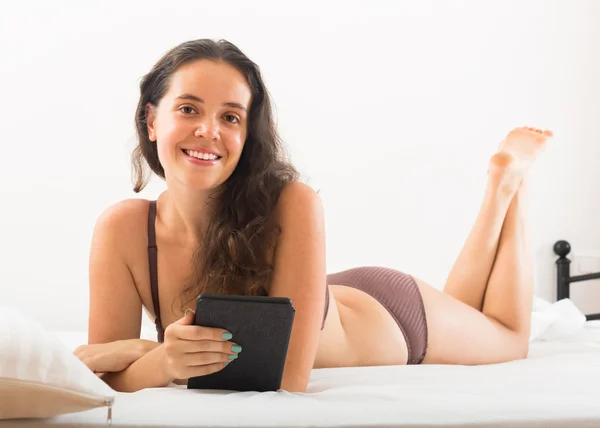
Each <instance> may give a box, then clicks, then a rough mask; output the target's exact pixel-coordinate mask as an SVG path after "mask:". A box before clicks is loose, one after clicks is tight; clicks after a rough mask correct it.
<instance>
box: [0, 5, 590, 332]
mask: <svg viewBox="0 0 600 428" xmlns="http://www.w3.org/2000/svg"><path fill="white" fill-rule="evenodd" d="M599 21H600V2H597V1H594V0H589V1H583V0H580V1H551V0H544V1H541V0H540V1H523V0H519V1H506V0H504V1H500V0H498V1H479V0H477V1H476V0H472V1H423V0H415V1H410V2H409V1H397V0H396V1H393V2H392V1H373V0H370V1H363V2H359V1H348V0H345V1H318V2H317V1H315V2H307V1H303V2H294V4H291V3H290V2H281V1H277V2H276V1H272V2H264V1H256V0H252V1H223V2H220V1H219V2H216V1H200V0H194V1H178V2H172V3H171V2H165V1H148V0H145V1H128V2H116V1H112V2H108V1H103V2H87V1H86V2H81V1H69V2H67V1H52V2H47V1H31V2H11V3H3V4H2V6H0V58H1V67H0V94H1V95H2V98H1V101H0V138H1V143H0V150H1V151H0V156H1V160H2V162H1V166H0V201H1V204H2V205H1V217H0V240H1V246H0V302H1V303H6V304H9V305H13V306H15V307H17V308H19V309H22V310H26V311H28V312H29V313H31V314H33V315H35V316H36V317H37V318H38V319H40V320H41V321H42V322H43V323H44V324H45V325H46V326H47V327H49V328H54V329H66V330H74V329H85V328H86V327H87V313H88V278H87V269H88V255H89V246H90V240H91V234H92V230H93V226H94V223H95V221H96V218H97V217H98V215H99V214H100V213H101V212H102V211H103V210H104V209H105V208H106V207H107V206H109V205H110V204H113V203H115V202H116V201H118V200H120V199H123V198H130V197H143V198H155V197H156V196H157V195H158V193H159V192H160V191H161V190H162V189H163V184H162V182H160V181H159V180H154V181H153V182H152V183H151V185H150V186H149V187H148V188H146V189H145V190H144V191H143V192H142V193H141V194H140V195H136V194H135V193H134V192H133V191H132V184H131V179H130V177H131V170H130V164H129V159H130V158H129V155H130V151H131V149H132V147H133V146H134V143H135V139H134V126H133V124H134V111H135V107H136V104H137V97H138V95H139V92H138V84H139V80H140V78H141V77H142V76H143V75H144V74H145V73H147V72H148V71H149V69H150V68H151V66H152V65H153V64H154V62H155V61H157V60H158V59H159V58H160V57H161V56H162V54H163V53H164V52H165V51H167V50H168V49H170V48H171V47H173V46H175V45H177V44H179V43H181V42H183V41H186V40H189V39H196V38H214V39H218V38H225V39H228V40H229V41H231V42H233V43H235V44H236V45H238V47H240V48H241V49H242V50H243V51H244V52H245V53H246V54H247V55H249V56H250V58H251V59H253V60H254V61H255V62H257V63H258V64H259V65H260V67H261V70H262V72H263V74H264V77H265V81H266V84H267V86H268V88H269V90H270V92H271V95H272V97H273V100H274V103H275V106H276V114H277V121H278V124H279V130H280V132H281V135H282V137H283V138H284V140H285V142H286V144H287V147H288V149H289V151H290V154H291V156H292V160H293V161H294V162H295V164H296V165H297V166H298V167H299V168H300V170H301V172H302V173H303V174H304V178H305V180H306V181H307V182H308V184H310V185H311V186H313V187H314V188H315V189H318V190H319V191H320V195H321V197H322V200H323V202H324V205H325V208H326V222H327V223H326V226H327V238H328V240H327V245H328V247H327V257H328V270H329V271H330V272H333V271H336V270H339V269H344V268H347V267H353V266H358V265H365V264H367V265H372V264H375V265H383V266H390V267H394V268H397V269H400V270H403V271H406V272H409V273H412V274H414V275H416V276H419V277H421V278H423V279H425V280H427V281H429V282H431V283H432V284H433V285H434V286H436V287H438V288H441V287H442V286H443V283H444V280H445V278H446V276H447V274H448V272H449V270H450V268H451V267H452V264H453V262H454V260H455V258H456V256H457V255H458V252H459V250H460V248H461V246H462V244H463V243H464V240H465V238H466V236H467V234H468V232H469V230H470V228H471V225H472V222H473V220H474V218H475V216H476V214H477V211H478V209H479V206H480V202H481V198H482V195H483V189H484V185H485V178H486V170H487V161H488V158H489V156H490V155H491V154H492V153H493V152H494V150H495V149H496V147H497V145H498V143H499V141H500V140H501V139H502V138H503V137H504V135H505V134H506V133H507V132H508V131H509V130H510V129H511V128H513V127H516V126H522V125H529V126H536V127H542V128H550V129H552V130H553V131H554V132H555V134H556V138H555V139H554V141H553V143H552V146H550V147H549V148H548V150H547V151H546V152H545V153H544V154H543V155H542V157H541V158H540V159H539V160H538V162H537V163H536V164H535V166H534V171H533V174H534V181H533V187H534V188H533V190H534V197H535V201H534V204H533V209H534V211H533V212H532V215H533V216H534V218H535V220H534V222H533V225H532V226H533V228H534V230H533V236H534V238H535V239H534V245H535V247H534V249H535V256H536V290H537V291H536V293H537V295H538V296H540V297H542V298H545V299H548V300H554V298H555V266H554V264H553V263H554V261H555V255H554V254H553V252H552V246H553V244H554V242H555V241H556V240H558V239H567V240H568V241H569V242H570V243H571V245H572V248H573V251H574V253H575V257H574V262H573V263H572V267H573V269H572V272H573V273H578V266H579V260H580V259H579V257H578V255H580V254H581V255H586V254H587V255H592V256H599V255H600V217H599V216H598V208H599V207H600V205H599V204H600V202H599V200H600V198H598V193H599V188H600V171H599V169H598V167H597V165H598V161H599V159H600V129H599V128H598V127H597V126H595V124H596V123H597V122H598V119H599V118H600V102H599V101H598V100H599V99H600V59H599V56H600V54H599V52H600V27H599V26H598V25H597V23H598V22H599ZM571 256H573V254H571ZM588 265H591V268H594V267H597V268H598V269H597V270H600V264H598V258H597V257H595V258H592V259H590V260H588ZM598 283H599V281H594V282H589V283H587V284H581V285H577V286H573V288H574V290H573V294H572V297H573V300H574V301H575V302H576V303H577V304H578V305H579V306H580V308H582V310H584V311H586V312H591V311H595V312H600V285H599V284H598ZM594 287H595V289H594Z"/></svg>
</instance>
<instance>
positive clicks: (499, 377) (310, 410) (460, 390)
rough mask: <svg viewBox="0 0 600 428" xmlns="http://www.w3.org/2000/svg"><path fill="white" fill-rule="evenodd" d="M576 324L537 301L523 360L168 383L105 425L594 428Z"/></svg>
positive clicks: (83, 415) (102, 422)
mask: <svg viewBox="0 0 600 428" xmlns="http://www.w3.org/2000/svg"><path fill="white" fill-rule="evenodd" d="M569 311H570V312H569ZM578 317H579V318H578ZM580 318H581V314H576V313H574V310H573V305H570V306H569V302H566V303H560V304H558V303H555V304H554V305H550V304H547V307H546V308H545V309H544V310H541V311H539V312H536V313H534V318H533V321H534V323H533V327H534V328H533V330H534V333H533V334H532V338H531V340H532V342H531V344H530V345H531V346H530V352H529V355H528V358H527V359H523V360H518V361H512V362H508V363H502V364H492V365H483V366H450V365H410V366H385V367H352V368H328V369H316V370H313V372H312V374H311V379H310V383H309V387H308V391H307V392H306V393H289V392H285V391H278V392H263V393H256V392H231V391H198V390H187V389H186V388H185V387H183V386H177V385H174V384H173V385H171V386H169V387H167V388H153V389H146V390H142V391H138V392H135V393H119V394H118V395H117V397H116V399H115V403H114V406H113V410H112V425H113V426H115V427H248V428H250V427H281V428H292V427H307V426H310V427H353V428H354V427H369V428H371V427H390V428H391V427H438V426H469V427H571V428H580V427H598V426H600V321H588V322H585V321H581V322H579V321H577V319H580ZM583 319H584V318H583ZM153 334H154V332H153V331H150V332H148V336H150V335H153ZM143 336H144V335H143ZM60 337H61V339H62V340H63V341H64V342H65V344H67V346H69V347H70V348H72V349H74V348H75V347H76V346H77V344H81V343H85V333H78V332H62V333H61V335H60ZM106 424H107V409H106V408H98V409H93V410H89V411H85V412H80V413H73V414H68V415H61V416H58V417H54V418H47V419H36V420H33V419H32V420H19V421H16V420H13V421H4V422H0V428H4V427H8V426H10V427H18V428H25V427H28V428H39V427H84V428H86V427H95V426H106Z"/></svg>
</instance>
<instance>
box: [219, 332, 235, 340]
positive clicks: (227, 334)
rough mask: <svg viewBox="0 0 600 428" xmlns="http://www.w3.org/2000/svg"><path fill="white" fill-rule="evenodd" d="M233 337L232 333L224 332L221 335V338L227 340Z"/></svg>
mask: <svg viewBox="0 0 600 428" xmlns="http://www.w3.org/2000/svg"><path fill="white" fill-rule="evenodd" d="M232 337H233V334H231V333H229V332H226V333H223V334H222V335H221V339H225V340H229V339H231V338H232Z"/></svg>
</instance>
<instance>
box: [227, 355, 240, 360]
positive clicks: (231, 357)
mask: <svg viewBox="0 0 600 428" xmlns="http://www.w3.org/2000/svg"><path fill="white" fill-rule="evenodd" d="M237 357H238V356H237V354H231V355H228V356H227V358H229V359H230V360H235V359H236V358H237Z"/></svg>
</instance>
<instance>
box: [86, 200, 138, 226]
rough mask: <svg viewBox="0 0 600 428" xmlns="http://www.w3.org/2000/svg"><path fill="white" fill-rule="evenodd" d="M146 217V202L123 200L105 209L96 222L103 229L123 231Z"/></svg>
mask: <svg viewBox="0 0 600 428" xmlns="http://www.w3.org/2000/svg"><path fill="white" fill-rule="evenodd" d="M147 215H148V200H146V199H124V200H122V201H119V202H117V203H115V204H113V205H110V206H109V207H107V208H106V209H105V210H104V211H103V212H102V213H101V214H100V216H99V217H98V220H97V222H96V224H97V225H100V226H102V227H104V228H108V229H111V230H115V229H116V230H119V231H125V230H127V229H129V228H130V227H131V226H133V225H134V224H137V223H138V222H139V220H140V218H141V217H145V216H147Z"/></svg>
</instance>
